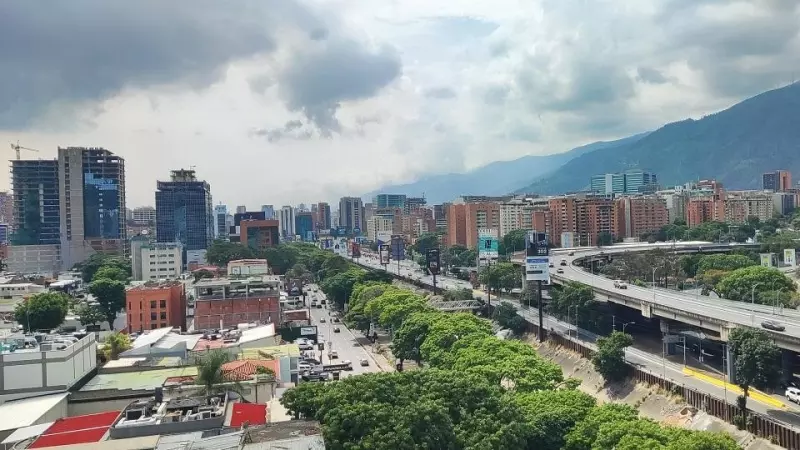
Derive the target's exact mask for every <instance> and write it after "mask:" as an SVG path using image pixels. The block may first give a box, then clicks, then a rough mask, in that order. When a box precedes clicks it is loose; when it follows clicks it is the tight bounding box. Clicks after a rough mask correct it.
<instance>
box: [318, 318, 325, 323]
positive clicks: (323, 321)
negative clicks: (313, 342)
mask: <svg viewBox="0 0 800 450" xmlns="http://www.w3.org/2000/svg"><path fill="white" fill-rule="evenodd" d="M325 322H327V321H326V320H325V318H324V317H321V318H320V319H319V323H325Z"/></svg>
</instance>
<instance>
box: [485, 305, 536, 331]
mask: <svg viewBox="0 0 800 450" xmlns="http://www.w3.org/2000/svg"><path fill="white" fill-rule="evenodd" d="M492 319H493V320H494V321H495V322H497V323H498V325H500V326H501V327H503V328H508V329H509V330H511V331H513V332H514V334H517V335H521V334H522V333H524V332H525V330H526V329H527V328H528V323H527V322H525V319H523V318H522V316H520V315H519V314H517V308H515V307H514V305H512V304H511V303H508V302H500V304H499V305H497V306H495V308H494V312H493V313H492Z"/></svg>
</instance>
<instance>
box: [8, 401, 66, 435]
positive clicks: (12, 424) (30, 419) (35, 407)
mask: <svg viewBox="0 0 800 450" xmlns="http://www.w3.org/2000/svg"><path fill="white" fill-rule="evenodd" d="M68 395H69V394H68V393H62V394H51V395H42V396H39V397H31V398H25V399H22V400H13V401H10V402H5V403H3V404H2V405H0V431H5V430H15V429H17V428H24V427H28V426H31V425H33V424H35V423H36V422H37V421H38V420H39V418H40V417H42V416H43V415H44V414H45V413H47V412H48V411H50V410H51V409H53V407H55V406H56V405H57V404H58V403H59V402H61V401H63V400H64V399H66V398H67V396H68Z"/></svg>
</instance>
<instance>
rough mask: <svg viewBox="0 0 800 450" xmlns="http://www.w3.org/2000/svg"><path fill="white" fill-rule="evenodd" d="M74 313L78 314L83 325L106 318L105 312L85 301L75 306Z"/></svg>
mask: <svg viewBox="0 0 800 450" xmlns="http://www.w3.org/2000/svg"><path fill="white" fill-rule="evenodd" d="M75 314H76V315H77V316H78V318H79V319H80V321H81V325H83V326H86V325H95V324H97V323H100V322H102V321H104V320H105V319H106V316H105V314H103V311H101V310H100V308H98V307H96V306H92V305H88V304H86V303H82V304H81V305H79V306H78V307H77V308H75Z"/></svg>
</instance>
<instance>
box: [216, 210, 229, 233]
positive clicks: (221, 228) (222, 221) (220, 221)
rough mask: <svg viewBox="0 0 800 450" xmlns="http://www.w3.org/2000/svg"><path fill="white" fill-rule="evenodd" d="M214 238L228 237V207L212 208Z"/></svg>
mask: <svg viewBox="0 0 800 450" xmlns="http://www.w3.org/2000/svg"><path fill="white" fill-rule="evenodd" d="M214 237H215V238H216V239H226V238H227V237H228V207H227V206H225V205H217V206H215V207H214Z"/></svg>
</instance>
